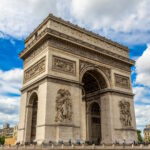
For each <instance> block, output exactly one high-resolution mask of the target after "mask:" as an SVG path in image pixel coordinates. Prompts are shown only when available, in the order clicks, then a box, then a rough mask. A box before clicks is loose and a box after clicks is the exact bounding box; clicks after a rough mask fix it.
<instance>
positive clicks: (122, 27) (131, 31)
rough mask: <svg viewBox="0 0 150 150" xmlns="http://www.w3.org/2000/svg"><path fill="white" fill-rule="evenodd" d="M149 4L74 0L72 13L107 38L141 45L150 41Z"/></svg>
mask: <svg viewBox="0 0 150 150" xmlns="http://www.w3.org/2000/svg"><path fill="white" fill-rule="evenodd" d="M149 5H150V1H148V0H142V1H141V0H121V1H120V0H111V1H110V0H92V1H90V0H82V1H81V0H72V3H71V14H72V16H74V17H75V18H76V20H77V22H79V23H80V24H81V25H82V26H88V27H89V28H90V29H91V30H94V29H95V30H96V32H99V30H100V32H99V33H100V34H102V35H104V36H106V37H109V38H111V39H113V40H116V41H119V42H121V43H125V44H128V43H129V44H131V43H132V44H139V43H140V44H141V43H145V42H147V41H150V35H149V34H147V32H148V31H149V30H150V26H149V24H150V18H149V16H150V11H149ZM101 30H102V31H101Z"/></svg>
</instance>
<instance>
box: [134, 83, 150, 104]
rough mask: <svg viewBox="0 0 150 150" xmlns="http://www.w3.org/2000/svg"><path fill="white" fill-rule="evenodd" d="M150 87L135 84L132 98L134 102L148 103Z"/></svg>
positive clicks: (149, 102)
mask: <svg viewBox="0 0 150 150" xmlns="http://www.w3.org/2000/svg"><path fill="white" fill-rule="evenodd" d="M149 91H150V88H148V87H141V86H135V87H133V93H134V94H135V97H134V100H135V102H136V103H143V104H144V103H145V104H150V92H149Z"/></svg>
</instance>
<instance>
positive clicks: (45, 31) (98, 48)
mask: <svg viewBox="0 0 150 150" xmlns="http://www.w3.org/2000/svg"><path fill="white" fill-rule="evenodd" d="M46 33H49V34H53V35H55V36H59V37H60V38H65V39H68V40H71V41H73V42H76V43H78V44H82V45H84V46H86V47H88V48H89V49H91V48H92V49H94V50H96V51H97V53H99V55H101V54H102V55H104V56H106V57H107V56H109V57H112V59H118V61H119V60H120V61H125V62H126V63H127V64H130V65H134V61H132V60H130V59H129V58H127V57H124V56H121V55H118V54H116V53H113V52H111V51H108V50H105V49H103V48H100V47H97V46H95V45H91V44H89V43H87V42H84V41H81V40H79V39H75V38H73V37H71V36H69V35H66V34H63V33H60V32H58V31H55V30H52V29H50V28H46V29H45V30H44V31H43V32H42V33H41V34H40V35H38V37H37V40H38V39H39V38H41V36H42V35H43V36H44V34H46ZM53 38H54V37H53ZM60 40H61V39H60ZM35 42H36V40H34V41H33V42H32V43H31V44H30V45H29V46H28V47H27V48H26V49H25V50H24V51H23V52H21V53H20V57H21V58H22V57H23V56H24V55H25V53H28V52H29V50H30V47H31V46H32V45H34V44H35ZM77 46H78V45H77ZM84 49H85V48H84ZM93 53H94V51H93Z"/></svg>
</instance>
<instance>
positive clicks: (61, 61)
mask: <svg viewBox="0 0 150 150" xmlns="http://www.w3.org/2000/svg"><path fill="white" fill-rule="evenodd" d="M52 70H54V71H57V72H61V73H66V74H69V75H73V76H76V62H75V61H72V60H69V59H65V58H62V57H58V56H54V55H53V56H52Z"/></svg>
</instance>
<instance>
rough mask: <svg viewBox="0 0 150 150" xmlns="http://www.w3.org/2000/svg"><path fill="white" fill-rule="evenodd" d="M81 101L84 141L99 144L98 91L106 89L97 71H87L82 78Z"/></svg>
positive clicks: (99, 103) (99, 116) (104, 81)
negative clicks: (83, 102) (83, 104)
mask: <svg viewBox="0 0 150 150" xmlns="http://www.w3.org/2000/svg"><path fill="white" fill-rule="evenodd" d="M82 83H83V91H82V95H83V100H84V101H85V105H86V112H85V113H86V130H87V131H86V139H87V140H88V141H89V142H92V143H95V144H100V142H101V108H100V106H101V100H100V90H101V89H105V88H107V83H106V80H105V78H104V77H103V75H102V74H101V73H100V72H98V71H97V70H88V71H86V72H85V73H84V75H83V77H82Z"/></svg>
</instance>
